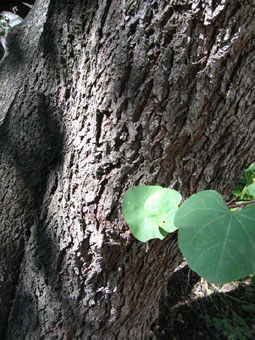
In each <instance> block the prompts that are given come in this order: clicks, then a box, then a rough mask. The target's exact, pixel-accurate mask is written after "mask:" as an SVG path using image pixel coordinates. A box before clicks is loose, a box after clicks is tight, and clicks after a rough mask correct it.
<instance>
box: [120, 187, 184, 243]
mask: <svg viewBox="0 0 255 340" xmlns="http://www.w3.org/2000/svg"><path fill="white" fill-rule="evenodd" d="M180 201H181V195H180V194H179V193H178V192H177V191H175V190H172V189H166V188H162V187H160V186H142V185H141V186H137V187H134V188H131V189H129V190H128V191H127V192H126V194H125V196H124V199H123V203H122V213H123V216H124V219H125V220H126V222H127V223H128V224H129V226H130V231H131V232H132V234H133V235H134V236H135V237H136V238H137V239H138V240H140V241H142V242H146V241H148V240H150V239H153V238H159V239H161V240H162V239H163V238H164V237H165V236H166V235H167V232H172V231H175V230H176V227H175V226H174V224H173V221H174V216H175V213H176V211H177V209H178V205H179V203H180Z"/></svg>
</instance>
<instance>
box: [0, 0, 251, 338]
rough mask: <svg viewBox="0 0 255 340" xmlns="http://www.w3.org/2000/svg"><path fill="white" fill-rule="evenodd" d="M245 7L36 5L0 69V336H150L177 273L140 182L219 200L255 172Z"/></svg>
mask: <svg viewBox="0 0 255 340" xmlns="http://www.w3.org/2000/svg"><path fill="white" fill-rule="evenodd" d="M252 3H253V1H240V0H226V1H220V0H218V1H212V0H206V1H205V0H203V1H201V0H200V1H198V0H197V1H188V0H187V1H184V0H183V1H175V0H172V1H171V0H170V1H163V0H143V1H133V0H122V1H120V0H119V1H118V0H97V1H96V0H95V1H82V0H62V1H55V0H38V1H37V2H36V4H35V6H34V7H33V9H32V10H31V12H30V13H29V15H28V17H27V18H26V19H25V20H24V22H23V23H22V24H21V25H20V26H17V27H15V28H13V29H12V30H11V32H10V33H9V36H8V38H7V42H8V52H7V53H6V55H5V57H4V58H3V60H2V61H1V64H0V75H1V78H0V79H1V88H0V100H1V112H0V121H1V123H0V125H1V126H0V142H1V143H0V157H1V163H0V176H1V188H0V196H1V206H0V214H1V229H0V239H1V241H0V242H1V249H0V282H1V287H0V320H1V321H0V323H1V324H0V337H1V339H8V340H22V339H24V340H28V339H29V340H32V339H34V340H38V339H47V340H48V339H66V340H69V339H70V340H73V339H83V340H87V339H91V340H99V339H100V340H113V339H118V340H123V339H125V340H128V339H132V340H134V339H144V340H147V339H150V338H153V334H151V333H150V325H151V323H152V322H153V321H154V320H155V319H156V318H157V315H158V301H159V298H160V296H162V294H163V292H164V289H165V287H166V283H167V279H168V278H169V277H170V275H171V273H172V272H173V270H174V269H175V268H176V266H177V265H178V263H179V262H180V259H181V255H180V253H179V251H178V247H177V242H176V234H174V235H169V236H168V237H167V238H166V239H165V240H164V241H159V240H154V241H150V242H149V243H148V244H143V243H140V242H138V241H136V240H134V238H133V237H132V236H131V235H130V233H129V231H128V226H127V225H126V224H125V222H124V221H123V218H122V215H121V201H122V198H123V195H124V193H125V191H126V190H127V189H128V188H130V187H132V186H134V185H138V184H151V185H152V184H157V185H162V186H164V187H171V188H175V189H177V190H179V191H180V192H181V194H182V195H183V196H184V197H185V198H187V197H188V196H190V195H191V194H192V193H194V192H197V191H199V190H202V189H208V188H211V189H215V190H218V191H219V192H220V193H222V194H223V195H224V196H225V197H228V196H229V194H230V192H231V189H232V188H233V185H234V184H235V181H237V180H238V179H239V177H240V175H241V173H242V171H243V170H244V168H245V167H246V166H248V165H249V164H250V163H251V162H252V161H253V160H254V151H255V141H254V139H255V134H254V130H255V116H254V100H255V91H254V90H255V85H254V72H253V66H254V62H255V53H254V48H255V39H254V38H255V37H254V36H255V21H254V12H255V9H254V5H253V4H252Z"/></svg>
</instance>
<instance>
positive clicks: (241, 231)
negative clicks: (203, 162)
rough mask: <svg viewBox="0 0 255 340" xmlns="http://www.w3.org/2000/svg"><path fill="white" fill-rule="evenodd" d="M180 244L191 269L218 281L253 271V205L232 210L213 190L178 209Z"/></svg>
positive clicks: (222, 281) (175, 221)
mask: <svg viewBox="0 0 255 340" xmlns="http://www.w3.org/2000/svg"><path fill="white" fill-rule="evenodd" d="M174 223H175V225H176V226H177V227H178V228H179V232H178V242H179V247H180V249H181V251H182V253H183V256H184V257H185V258H186V260H187V262H188V265H189V266H190V268H191V269H192V270H194V271H195V272H197V273H198V274H199V275H201V276H202V277H204V278H205V279H206V280H208V281H210V282H214V283H218V284H223V283H226V282H231V281H234V280H237V279H240V278H243V277H246V276H248V275H249V274H253V273H255V205H254V204H251V205H249V206H247V207H246V208H244V209H241V210H238V211H234V212H231V211H230V210H229V209H228V208H227V207H226V205H225V203H224V201H223V199H222V197H221V196H220V195H219V194H218V193H217V192H216V191H213V190H207V191H201V192H199V193H198V194H195V195H192V196H191V197H190V198H189V199H187V200H186V201H185V202H184V204H183V205H182V206H181V207H180V209H179V210H178V211H177V213H176V216H175V219H174Z"/></svg>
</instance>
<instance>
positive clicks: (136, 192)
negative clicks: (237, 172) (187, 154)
mask: <svg viewBox="0 0 255 340" xmlns="http://www.w3.org/2000/svg"><path fill="white" fill-rule="evenodd" d="M254 179H255V166H253V165H252V166H250V167H249V168H248V169H246V171H245V173H244V178H243V186H242V187H240V186H238V187H236V188H235V190H234V193H233V195H234V199H232V201H231V202H230V203H229V204H228V206H226V204H225V203H224V201H223V199H222V197H221V196H220V195H219V194H218V193H217V192H216V191H214V190H206V191H201V192H199V193H197V194H194V195H192V196H191V197H189V198H188V199H187V200H186V201H185V202H184V203H183V204H182V205H181V207H179V204H180V201H181V195H180V194H179V193H178V192H177V191H175V190H172V189H166V188H162V187H160V186H137V187H134V188H131V189H129V190H128V191H127V192H126V194H125V196H124V199H123V206H122V208H123V216H124V218H125V220H126V221H127V223H128V224H129V225H130V230H131V232H132V233H133V235H134V236H135V237H136V238H137V239H138V240H140V241H143V242H146V241H148V240H150V239H153V238H159V239H161V240H162V239H163V238H164V237H165V236H166V235H167V233H169V232H173V231H175V230H176V229H178V244H179V247H180V250H181V252H182V253H183V255H184V257H185V259H186V260H187V262H188V264H189V266H190V268H191V269H192V270H193V271H195V272H197V273H198V274H199V275H201V276H202V277H204V278H205V279H206V280H208V281H210V282H214V283H218V284H223V283H226V282H231V281H233V280H237V279H240V278H242V277H246V276H247V275H250V274H253V273H255V204H250V203H255V201H250V199H254V198H255V197H254V196H255V195H253V193H254V192H253V189H254V186H255V183H254V181H255V180H254ZM254 190H255V189H254ZM246 199H249V200H248V201H247V200H246ZM233 202H235V203H233Z"/></svg>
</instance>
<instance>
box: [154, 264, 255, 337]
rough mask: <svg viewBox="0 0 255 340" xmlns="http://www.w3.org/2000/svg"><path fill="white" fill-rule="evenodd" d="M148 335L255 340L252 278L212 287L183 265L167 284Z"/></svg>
mask: <svg viewBox="0 0 255 340" xmlns="http://www.w3.org/2000/svg"><path fill="white" fill-rule="evenodd" d="M152 331H153V333H154V335H155V337H156V339H157V340H186V339H187V340H200V339H201V340H202V339H203V340H224V339H228V340H239V339H241V340H246V339H247V340H248V339H255V283H254V279H253V277H251V278H250V277H249V278H246V279H245V280H242V281H237V282H233V283H230V284H225V285H221V286H219V285H217V286H216V285H212V284H209V283H207V282H206V281H205V280H203V279H201V277H199V276H198V275H197V274H196V273H194V272H192V271H191V270H190V269H189V267H188V265H187V263H186V262H185V261H183V263H182V264H181V265H180V266H179V267H178V268H177V269H176V271H175V272H174V274H173V276H172V278H171V279H170V280H169V283H168V293H167V296H166V297H164V298H162V301H161V303H160V316H159V319H158V320H157V322H156V323H155V324H154V325H153V328H152Z"/></svg>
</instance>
